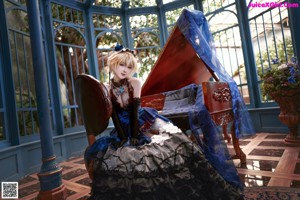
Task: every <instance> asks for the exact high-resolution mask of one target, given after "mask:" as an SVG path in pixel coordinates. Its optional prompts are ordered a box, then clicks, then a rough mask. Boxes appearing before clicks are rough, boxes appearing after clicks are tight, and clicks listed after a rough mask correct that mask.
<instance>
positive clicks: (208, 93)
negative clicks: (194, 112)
mask: <svg viewBox="0 0 300 200" xmlns="http://www.w3.org/2000/svg"><path fill="white" fill-rule="evenodd" d="M202 89H203V97H204V104H205V106H206V108H207V110H208V111H209V112H210V114H211V117H212V119H213V120H214V122H215V123H216V125H217V126H222V130H223V135H224V139H226V140H227V142H228V143H230V142H231V139H232V143H233V148H234V151H235V153H236V155H235V156H233V157H232V158H233V159H240V160H241V163H242V164H244V163H246V155H245V153H244V152H243V151H242V149H241V148H240V144H239V139H238V138H237V137H236V135H235V127H234V123H233V121H234V115H233V110H232V101H231V100H232V99H231V98H232V97H231V93H230V89H229V85H228V83H226V82H219V81H217V82H213V81H209V82H203V83H202ZM230 123H232V125H231V129H230V130H231V137H230V136H229V135H228V134H227V127H228V125H229V124H230Z"/></svg>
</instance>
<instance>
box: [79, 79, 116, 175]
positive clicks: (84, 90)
mask: <svg viewBox="0 0 300 200" xmlns="http://www.w3.org/2000/svg"><path fill="white" fill-rule="evenodd" d="M75 95H76V100H77V104H78V107H79V110H80V113H81V115H82V118H83V122H84V126H85V129H86V134H87V139H88V144H89V146H88V147H87V148H86V151H87V149H88V148H89V147H90V146H91V145H92V144H93V143H94V142H95V141H96V136H97V135H99V134H101V133H102V132H103V131H104V130H105V129H106V128H107V126H108V123H109V118H110V116H111V113H112V104H111V101H110V97H109V92H108V90H107V89H106V87H105V85H104V84H103V83H101V82H99V81H98V80H97V79H95V78H94V77H93V76H91V75H88V74H80V75H78V76H77V77H76V79H75ZM84 161H85V167H86V169H87V171H88V173H89V176H90V178H91V179H92V180H93V173H92V170H93V160H91V159H88V158H86V157H85V160H84Z"/></svg>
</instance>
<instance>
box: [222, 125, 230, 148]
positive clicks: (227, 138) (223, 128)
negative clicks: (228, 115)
mask: <svg viewBox="0 0 300 200" xmlns="http://www.w3.org/2000/svg"><path fill="white" fill-rule="evenodd" d="M222 130H223V135H224V140H227V142H228V143H230V142H231V137H230V136H229V135H228V134H227V124H223V125H222Z"/></svg>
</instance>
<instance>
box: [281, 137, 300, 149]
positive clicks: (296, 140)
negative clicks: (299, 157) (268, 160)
mask: <svg viewBox="0 0 300 200" xmlns="http://www.w3.org/2000/svg"><path fill="white" fill-rule="evenodd" d="M284 144H285V145H286V146H292V147H300V137H291V136H290V135H288V136H286V138H285V139H284Z"/></svg>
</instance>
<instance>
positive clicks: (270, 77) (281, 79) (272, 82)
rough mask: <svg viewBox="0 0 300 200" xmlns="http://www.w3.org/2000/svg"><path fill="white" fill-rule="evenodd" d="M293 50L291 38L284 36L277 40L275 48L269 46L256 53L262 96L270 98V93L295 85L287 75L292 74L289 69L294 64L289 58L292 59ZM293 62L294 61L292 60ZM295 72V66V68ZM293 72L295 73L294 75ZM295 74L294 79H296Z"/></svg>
mask: <svg viewBox="0 0 300 200" xmlns="http://www.w3.org/2000/svg"><path fill="white" fill-rule="evenodd" d="M293 56H294V51H293V46H292V40H291V38H286V40H285V42H283V41H278V42H277V49H275V46H274V45H272V46H269V47H268V51H264V52H262V53H261V54H259V53H257V54H256V66H257V73H258V76H259V78H260V79H261V80H262V83H261V91H262V98H263V99H265V100H269V99H270V98H271V99H272V95H273V94H276V93H277V92H278V91H279V90H281V89H291V88H293V87H295V86H296V85H297V84H296V85H294V84H292V83H290V82H289V80H288V79H289V77H290V76H293V75H292V74H290V73H294V72H290V71H289V70H292V69H293V68H294V67H292V68H291V66H294V65H295V63H294V64H293V63H292V62H288V61H289V60H291V59H292V60H294V58H293ZM294 62H295V61H294ZM295 69H296V71H295V73H296V74H297V73H298V72H297V68H295ZM296 74H295V75H296ZM297 76H298V75H296V77H295V78H296V79H297Z"/></svg>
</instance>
